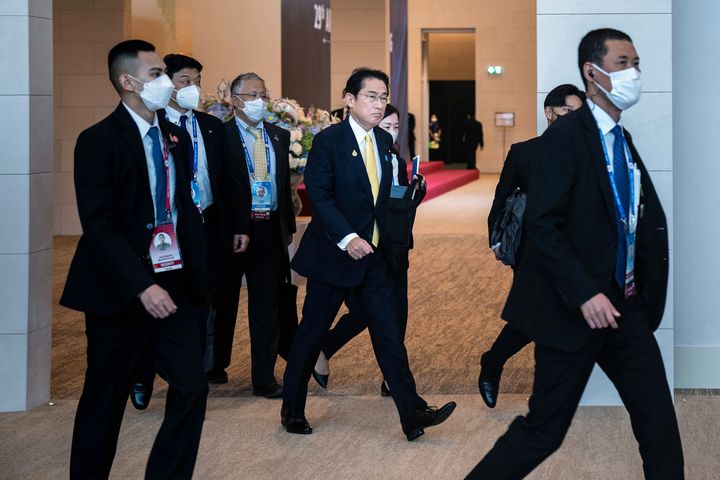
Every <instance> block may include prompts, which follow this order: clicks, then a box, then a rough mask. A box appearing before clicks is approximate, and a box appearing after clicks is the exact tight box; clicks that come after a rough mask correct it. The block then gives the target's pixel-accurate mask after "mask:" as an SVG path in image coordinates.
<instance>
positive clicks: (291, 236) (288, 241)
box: [285, 233, 293, 247]
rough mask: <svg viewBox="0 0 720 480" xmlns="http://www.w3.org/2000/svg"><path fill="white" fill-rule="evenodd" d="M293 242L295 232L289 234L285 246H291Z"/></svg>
mask: <svg viewBox="0 0 720 480" xmlns="http://www.w3.org/2000/svg"><path fill="white" fill-rule="evenodd" d="M292 242H293V234H292V233H291V234H290V235H288V237H287V243H286V244H285V246H286V247H289V246H290V244H291V243H292Z"/></svg>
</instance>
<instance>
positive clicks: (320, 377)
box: [312, 369, 330, 388]
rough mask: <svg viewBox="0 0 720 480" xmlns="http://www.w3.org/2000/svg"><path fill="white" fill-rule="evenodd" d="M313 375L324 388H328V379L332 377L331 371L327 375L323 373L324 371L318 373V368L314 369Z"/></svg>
mask: <svg viewBox="0 0 720 480" xmlns="http://www.w3.org/2000/svg"><path fill="white" fill-rule="evenodd" d="M312 377H313V378H314V379H315V381H316V382H317V384H318V385H320V386H321V387H322V388H327V385H328V380H329V379H330V374H329V373H328V374H327V375H323V374H322V373H318V371H317V370H315V369H313V373H312Z"/></svg>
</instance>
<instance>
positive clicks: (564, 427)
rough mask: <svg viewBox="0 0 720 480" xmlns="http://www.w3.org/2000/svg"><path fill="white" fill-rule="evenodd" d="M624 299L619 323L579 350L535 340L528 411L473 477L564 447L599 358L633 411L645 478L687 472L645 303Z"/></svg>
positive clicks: (512, 469) (500, 474) (527, 468)
mask: <svg viewBox="0 0 720 480" xmlns="http://www.w3.org/2000/svg"><path fill="white" fill-rule="evenodd" d="M616 306H618V305H617V303H616ZM623 307H624V308H623ZM623 307H619V310H620V312H621V314H622V316H621V317H620V318H619V319H618V325H619V328H618V329H617V330H613V329H610V328H608V329H603V330H596V331H593V333H592V336H591V337H590V340H589V341H588V342H587V344H585V345H584V346H583V347H582V348H581V349H580V350H578V351H576V352H565V351H560V350H555V349H551V348H548V347H544V346H542V345H536V347H535V383H534V385H533V392H532V396H531V397H530V401H529V412H528V414H527V415H526V416H524V417H522V416H521V417H517V418H516V419H515V420H514V421H513V422H512V424H511V425H510V427H509V428H508V430H507V432H506V433H505V434H504V435H503V436H501V437H500V438H499V439H498V441H497V442H496V443H495V446H494V447H493V448H492V449H491V450H490V451H489V452H488V453H487V455H485V458H483V459H482V460H481V461H480V463H479V464H478V465H477V466H476V467H475V469H474V470H473V471H472V472H471V473H470V474H469V475H468V476H467V478H469V479H487V478H492V479H498V480H502V479H519V478H523V477H525V476H526V475H528V474H529V473H530V472H531V471H532V470H533V469H534V468H535V467H537V466H538V465H539V464H540V463H542V461H543V460H545V459H546V458H547V457H549V456H550V455H551V454H552V453H553V452H554V451H555V450H557V449H558V448H559V447H560V445H561V444H562V442H563V439H564V438H565V434H566V433H567V431H568V428H569V427H570V423H571V421H572V418H573V416H574V414H575V411H576V410H577V406H578V403H579V402H580V397H581V396H582V393H583V391H584V390H585V386H586V384H587V382H588V379H589V377H590V373H591V372H592V369H593V366H594V365H595V363H597V364H598V365H599V366H600V368H602V369H603V371H604V372H605V373H606V374H607V376H608V377H609V378H610V380H611V381H612V382H613V384H614V385H615V388H616V389H617V391H618V393H619V394H620V397H621V398H622V400H623V403H624V404H625V408H626V409H627V411H628V413H629V414H630V421H631V424H632V429H633V433H634V434H635V438H636V439H637V441H638V444H639V447H640V455H641V457H642V459H643V470H644V472H645V478H648V479H668V480H670V479H672V480H678V479H682V478H684V473H683V468H684V467H683V452H682V445H681V442H680V434H679V431H678V425H677V419H676V416H675V409H674V406H673V399H672V394H671V392H670V388H669V387H668V383H667V379H666V376H665V367H664V366H663V362H662V357H661V356H660V349H659V348H658V345H657V342H656V341H655V336H654V335H653V333H652V332H651V331H650V328H649V327H648V324H647V321H646V319H645V309H644V308H643V307H642V305H640V304H639V302H638V301H637V300H636V299H631V301H629V302H626V304H625V305H623Z"/></svg>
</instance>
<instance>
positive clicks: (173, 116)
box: [165, 105, 193, 125]
mask: <svg viewBox="0 0 720 480" xmlns="http://www.w3.org/2000/svg"><path fill="white" fill-rule="evenodd" d="M165 113H166V114H167V119H168V120H169V121H171V122H172V123H174V124H175V125H180V117H181V116H183V115H185V116H187V118H188V120H189V119H191V118H192V116H193V111H192V110H188V111H187V112H185V113H180V112H179V111H177V110H175V109H174V108H172V107H171V106H170V105H168V106H167V108H165Z"/></svg>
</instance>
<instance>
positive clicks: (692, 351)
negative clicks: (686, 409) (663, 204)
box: [672, 0, 720, 388]
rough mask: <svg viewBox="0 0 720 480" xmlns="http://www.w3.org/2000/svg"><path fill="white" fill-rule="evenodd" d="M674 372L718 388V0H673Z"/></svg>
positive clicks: (680, 382)
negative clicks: (675, 216)
mask: <svg viewBox="0 0 720 480" xmlns="http://www.w3.org/2000/svg"><path fill="white" fill-rule="evenodd" d="M672 23H673V52H674V53H675V59H674V69H673V74H672V80H673V84H674V88H675V95H674V96H673V111H674V125H675V127H674V130H673V146H674V149H673V156H674V172H675V175H674V179H673V186H674V192H675V212H676V213H677V220H676V224H675V226H676V229H675V272H676V276H675V319H676V322H677V327H676V329H675V372H676V375H675V378H676V386H678V387H683V388H720V319H719V315H718V314H719V312H720V295H718V287H719V286H720V268H719V267H720V249H719V248H718V247H719V245H720V216H719V215H718V214H717V213H716V212H717V207H718V205H720V189H718V182H719V181H720V162H718V146H717V136H718V133H717V132H718V121H717V112H718V108H719V107H720V91H719V90H718V89H717V87H716V86H715V84H716V79H717V78H718V77H719V76H720V60H719V57H718V54H717V51H718V45H719V44H720V29H719V28H718V25H720V2H717V1H715V0H675V1H673V22H672Z"/></svg>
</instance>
